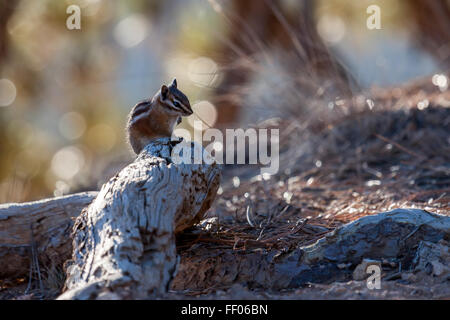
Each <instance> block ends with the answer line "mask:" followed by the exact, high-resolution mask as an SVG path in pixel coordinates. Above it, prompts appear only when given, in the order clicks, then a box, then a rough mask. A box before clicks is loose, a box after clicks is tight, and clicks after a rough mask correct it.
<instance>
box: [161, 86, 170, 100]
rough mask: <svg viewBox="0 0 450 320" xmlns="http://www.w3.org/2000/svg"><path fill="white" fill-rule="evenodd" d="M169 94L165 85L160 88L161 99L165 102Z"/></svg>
mask: <svg viewBox="0 0 450 320" xmlns="http://www.w3.org/2000/svg"><path fill="white" fill-rule="evenodd" d="M168 94H169V88H167V86H166V85H165V84H163V85H162V87H161V98H162V99H163V100H165V99H166V98H167V95H168Z"/></svg>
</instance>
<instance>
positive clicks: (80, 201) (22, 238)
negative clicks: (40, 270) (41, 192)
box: [0, 192, 97, 278]
mask: <svg viewBox="0 0 450 320" xmlns="http://www.w3.org/2000/svg"><path fill="white" fill-rule="evenodd" d="M96 195H97V192H83V193H77V194H72V195H69V196H64V197H57V198H53V199H46V200H41V201H35V202H28V203H20V204H19V203H10V204H2V205H0V278H6V277H20V276H24V275H28V273H29V271H30V256H31V248H32V246H33V247H34V248H35V249H36V254H37V257H38V259H39V261H40V262H41V263H42V264H43V265H45V264H51V263H53V264H54V265H58V264H62V263H63V262H64V261H65V260H67V259H69V258H70V256H71V253H72V247H71V242H70V240H69V235H70V230H71V228H72V225H73V221H72V218H75V217H77V216H78V215H79V214H80V212H81V210H83V208H84V207H86V206H87V205H89V203H91V202H92V200H93V199H94V197H95V196H96Z"/></svg>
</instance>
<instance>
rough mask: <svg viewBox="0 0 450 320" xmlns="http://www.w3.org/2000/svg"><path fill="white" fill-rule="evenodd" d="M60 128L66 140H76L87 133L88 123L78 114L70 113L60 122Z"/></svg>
mask: <svg viewBox="0 0 450 320" xmlns="http://www.w3.org/2000/svg"><path fill="white" fill-rule="evenodd" d="M58 128H59V131H60V132H61V134H62V135H63V136H64V137H65V138H67V139H69V140H75V139H78V138H79V137H81V136H82V135H83V133H84V132H85V130H86V121H85V120H84V117H83V116H82V115H81V114H79V113H78V112H68V113H66V114H64V115H63V116H62V117H61V119H60V120H59V123H58Z"/></svg>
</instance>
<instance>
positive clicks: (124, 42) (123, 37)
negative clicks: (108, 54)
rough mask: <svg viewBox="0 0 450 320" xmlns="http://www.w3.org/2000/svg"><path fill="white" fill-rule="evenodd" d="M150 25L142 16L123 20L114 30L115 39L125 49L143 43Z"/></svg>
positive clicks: (131, 16) (134, 15)
mask: <svg viewBox="0 0 450 320" xmlns="http://www.w3.org/2000/svg"><path fill="white" fill-rule="evenodd" d="M149 28H150V24H149V23H148V21H147V18H146V17H145V16H144V15H141V14H133V15H130V16H128V17H126V18H124V19H123V20H121V21H120V22H119V23H118V24H117V26H116V27H115V29H114V38H115V39H116V41H117V43H119V44H120V45H121V46H122V47H124V48H131V47H134V46H137V45H138V44H139V43H141V42H142V41H143V40H144V39H145V38H146V37H147V34H148V32H149Z"/></svg>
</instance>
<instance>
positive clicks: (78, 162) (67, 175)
mask: <svg viewBox="0 0 450 320" xmlns="http://www.w3.org/2000/svg"><path fill="white" fill-rule="evenodd" d="M83 166H84V154H83V152H82V151H81V150H80V149H79V148H77V147H75V146H70V147H64V148H62V149H60V150H59V151H58V152H56V154H55V155H54V156H53V159H52V165H51V168H52V172H53V173H54V174H55V175H56V176H58V177H59V178H61V179H64V180H70V179H72V178H73V177H74V176H75V175H76V174H77V173H79V172H80V170H81V169H82V168H83Z"/></svg>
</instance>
